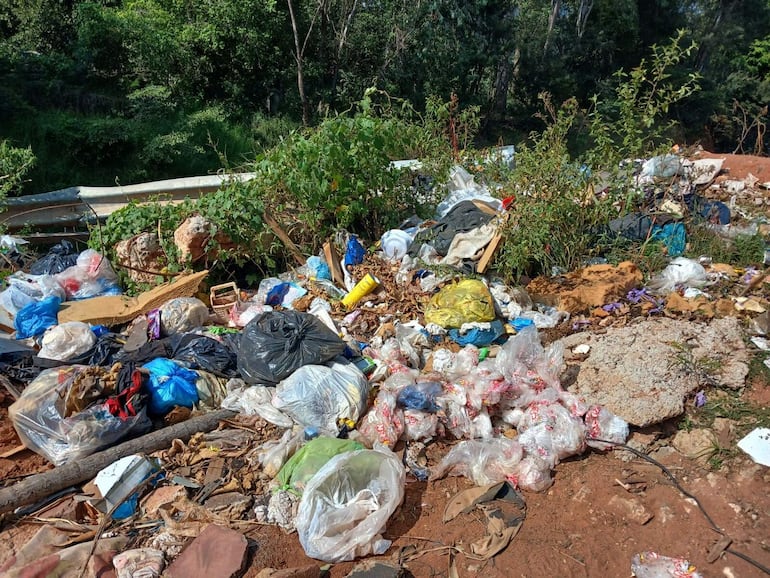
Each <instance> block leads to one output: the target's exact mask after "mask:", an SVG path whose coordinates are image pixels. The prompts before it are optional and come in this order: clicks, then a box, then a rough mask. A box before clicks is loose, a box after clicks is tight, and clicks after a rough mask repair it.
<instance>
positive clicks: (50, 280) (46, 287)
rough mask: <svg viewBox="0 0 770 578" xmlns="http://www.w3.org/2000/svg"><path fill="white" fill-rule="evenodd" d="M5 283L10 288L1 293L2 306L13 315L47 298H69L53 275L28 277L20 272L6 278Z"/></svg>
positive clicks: (0, 302) (0, 301) (0, 304)
mask: <svg viewBox="0 0 770 578" xmlns="http://www.w3.org/2000/svg"><path fill="white" fill-rule="evenodd" d="M5 283H6V285H7V286H8V288H7V289H6V290H5V291H3V292H2V293H0V306H2V307H3V308H4V309H5V310H6V311H7V312H8V313H10V314H11V315H16V314H18V312H19V311H21V310H22V309H24V307H26V306H27V305H29V304H30V303H34V302H35V301H41V300H43V299H45V298H46V297H58V298H59V299H61V300H62V301H64V300H65V299H66V298H67V294H66V293H65V292H64V289H63V288H62V286H61V285H59V283H58V282H57V281H56V279H55V278H54V276H53V275H26V274H24V273H21V272H19V273H14V274H13V275H11V276H10V277H6V279H5Z"/></svg>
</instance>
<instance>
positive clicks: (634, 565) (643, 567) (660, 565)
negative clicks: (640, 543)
mask: <svg viewBox="0 0 770 578" xmlns="http://www.w3.org/2000/svg"><path fill="white" fill-rule="evenodd" d="M631 572H632V573H633V574H634V576H636V578H702V576H703V575H702V574H701V573H700V572H698V571H697V569H696V568H695V566H693V565H692V564H690V562H689V561H688V560H685V559H684V558H669V557H668V556H661V555H660V554H658V553H656V552H642V553H640V554H635V555H634V557H633V558H632V559H631Z"/></svg>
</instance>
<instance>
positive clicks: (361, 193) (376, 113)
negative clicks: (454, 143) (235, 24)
mask: <svg viewBox="0 0 770 578" xmlns="http://www.w3.org/2000/svg"><path fill="white" fill-rule="evenodd" d="M381 96H383V95H382V94H381V93H377V92H375V91H370V92H368V93H367V94H366V96H365V97H364V99H363V100H362V101H361V102H360V103H359V105H358V107H357V108H356V110H355V111H351V112H349V113H347V114H342V115H339V116H335V117H332V118H328V119H326V120H324V121H323V122H322V123H321V124H320V125H319V126H318V127H316V128H313V129H308V130H303V131H294V132H292V133H291V134H290V135H289V136H288V137H286V138H285V139H284V140H283V141H282V142H280V143H279V144H278V145H277V146H275V147H274V148H272V149H270V150H268V151H266V152H265V153H263V154H261V155H259V156H258V157H257V159H256V161H255V162H254V163H253V164H251V165H247V166H246V169H248V170H251V171H252V172H254V173H255V176H254V178H252V179H251V180H249V181H247V182H240V181H237V180H235V179H234V180H232V181H231V182H229V183H228V184H227V185H226V186H224V187H223V188H222V189H220V190H219V191H216V192H214V193H211V194H208V195H204V196H203V197H201V198H200V199H196V200H188V201H186V202H184V203H181V204H178V205H161V204H159V203H149V204H144V205H139V204H131V205H128V206H126V207H124V208H122V209H120V210H118V211H116V212H115V213H113V214H112V215H111V216H110V217H109V219H108V220H107V223H106V225H105V226H104V227H103V228H102V229H103V230H102V232H101V238H99V234H98V233H96V232H94V233H93V234H92V236H91V245H92V246H95V247H98V246H100V245H102V244H103V245H104V246H105V247H114V246H115V244H117V242H119V241H120V240H123V239H127V238H130V237H132V236H134V235H136V234H138V233H141V232H144V231H151V232H155V231H158V232H159V233H160V237H161V244H162V246H163V248H164V250H165V253H166V256H167V258H168V261H169V262H168V264H167V267H168V268H169V270H172V271H175V270H180V269H182V268H184V267H186V266H187V265H189V264H186V263H180V262H179V261H178V255H177V254H176V251H175V249H174V248H173V247H171V245H172V244H173V242H172V240H173V231H174V229H175V228H176V227H178V226H179V224H181V223H182V221H183V220H184V219H185V218H186V217H188V216H190V215H192V214H196V213H197V214H200V215H202V216H204V217H206V218H207V219H209V220H210V221H211V222H212V223H213V226H214V230H213V231H211V233H212V235H211V236H212V238H213V237H214V236H215V235H216V233H218V232H222V233H224V234H225V235H226V236H227V237H228V238H229V239H231V240H232V241H233V242H234V243H235V245H236V246H235V248H234V249H230V250H228V251H227V252H226V253H223V254H220V257H219V260H220V262H222V261H226V260H231V261H234V262H236V263H237V264H243V263H247V262H249V263H252V264H255V265H257V266H258V267H260V268H265V267H266V268H268V269H270V268H273V267H274V266H276V264H277V259H279V258H280V256H281V255H280V252H277V251H275V249H276V247H275V245H274V244H273V243H271V242H270V233H269V230H268V227H267V226H266V224H265V219H264V215H265V212H266V211H267V212H269V213H271V215H272V216H274V218H275V219H276V220H277V221H278V222H279V223H280V225H281V226H282V227H283V228H284V229H286V230H287V231H288V232H289V233H290V234H291V236H292V238H293V240H294V242H295V243H297V244H298V245H299V246H300V248H301V250H302V251H304V252H305V253H306V254H308V255H309V254H312V253H315V252H316V251H317V250H318V249H319V248H320V245H321V244H322V243H323V242H324V241H325V240H326V239H327V238H328V237H329V236H330V235H332V234H334V233H335V232H336V231H338V230H340V229H346V230H348V231H349V232H352V233H357V234H359V235H361V236H362V237H363V238H368V239H377V238H379V236H380V235H381V234H382V233H383V232H384V231H385V230H387V229H388V228H390V227H393V226H395V225H397V224H398V223H399V222H401V221H402V220H403V219H404V218H406V217H409V216H410V215H412V214H415V213H417V214H423V215H426V213H429V212H432V211H433V209H434V207H435V205H436V203H437V201H438V199H439V198H440V197H443V190H441V187H436V188H435V189H434V190H433V191H431V192H426V193H423V194H422V196H420V195H417V194H416V193H415V189H414V188H413V187H412V179H413V175H412V173H411V171H410V170H408V169H400V170H396V169H394V168H392V166H391V161H393V160H397V159H405V158H406V159H408V158H420V159H421V162H422V168H421V173H423V174H426V175H429V176H432V177H434V178H435V180H436V181H437V182H445V180H446V176H447V174H448V169H449V166H450V163H451V149H450V146H449V143H448V142H447V140H446V139H445V138H444V137H443V136H442V135H437V134H435V132H433V131H432V130H431V129H430V128H429V129H426V123H425V121H423V119H421V118H420V117H419V116H418V115H416V114H415V113H414V111H413V110H412V108H411V107H410V106H409V105H408V104H407V103H400V107H396V106H394V103H393V102H390V101H389V100H388V99H386V100H385V102H378V99H379V97H381ZM432 126H433V127H434V128H435V127H437V125H432ZM176 143H177V141H176V140H170V141H168V142H167V143H165V146H164V147H162V148H158V149H157V150H158V151H161V150H165V151H166V152H167V154H173V151H174V150H175V146H177V145H176ZM111 257H113V258H114V253H113V254H112V255H111Z"/></svg>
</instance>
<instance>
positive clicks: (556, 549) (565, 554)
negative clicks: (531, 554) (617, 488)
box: [551, 480, 617, 568]
mask: <svg viewBox="0 0 770 578" xmlns="http://www.w3.org/2000/svg"><path fill="white" fill-rule="evenodd" d="M615 481H617V480H615ZM551 548H553V549H554V551H555V552H557V553H558V554H561V555H562V556H566V557H567V558H569V559H570V560H574V561H575V562H577V563H578V564H580V565H581V566H583V567H584V568H585V565H586V563H585V562H581V561H580V560H578V559H577V558H575V557H574V556H570V555H569V554H568V553H567V552H564V551H562V550H559V549H558V548H557V547H556V546H551Z"/></svg>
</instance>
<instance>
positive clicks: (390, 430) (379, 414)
mask: <svg viewBox="0 0 770 578" xmlns="http://www.w3.org/2000/svg"><path fill="white" fill-rule="evenodd" d="M404 427H405V424H404V412H403V411H402V410H401V409H398V408H397V407H396V394H395V393H393V392H391V391H388V390H386V389H380V392H379V393H378V394H377V398H376V399H375V400H374V405H373V406H372V408H371V409H370V410H369V412H368V413H367V414H366V415H365V416H364V418H363V419H362V420H361V423H360V424H359V425H358V433H359V434H360V435H361V437H362V438H363V439H364V441H366V442H367V445H369V446H374V445H375V444H377V443H379V444H382V445H384V446H387V447H390V448H392V447H393V446H395V445H396V442H398V440H399V438H400V437H401V435H402V434H403V433H404Z"/></svg>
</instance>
